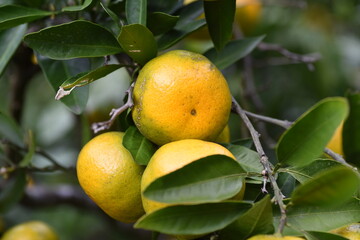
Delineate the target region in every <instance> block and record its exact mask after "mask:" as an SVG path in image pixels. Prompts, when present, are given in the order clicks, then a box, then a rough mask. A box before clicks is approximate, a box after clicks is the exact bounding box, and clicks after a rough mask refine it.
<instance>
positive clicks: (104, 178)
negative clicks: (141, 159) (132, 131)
mask: <svg viewBox="0 0 360 240" xmlns="http://www.w3.org/2000/svg"><path fill="white" fill-rule="evenodd" d="M123 136H124V133H122V132H107V133H103V134H101V135H98V136H96V137H95V138H93V139H91V140H90V141H89V142H88V143H87V144H86V145H85V146H84V147H83V148H82V149H81V151H80V154H79V156H78V161H77V175H78V179H79V183H80V185H81V187H82V188H83V189H84V191H85V193H86V194H87V195H88V196H89V197H90V198H91V199H92V200H93V201H94V202H95V203H96V204H97V205H98V206H99V207H100V208H101V209H102V210H103V211H104V212H105V213H107V214H108V215H109V216H111V217H112V218H114V219H116V220H118V221H121V222H126V223H130V222H135V221H136V220H137V219H138V218H140V217H141V216H142V215H143V214H144V210H143V207H142V203H141V193H140V182H141V176H142V173H143V171H144V167H142V166H140V165H138V164H137V163H136V162H135V161H134V159H133V157H132V155H131V154H130V152H129V151H128V150H127V149H126V148H125V147H124V146H123V145H122V139H123Z"/></svg>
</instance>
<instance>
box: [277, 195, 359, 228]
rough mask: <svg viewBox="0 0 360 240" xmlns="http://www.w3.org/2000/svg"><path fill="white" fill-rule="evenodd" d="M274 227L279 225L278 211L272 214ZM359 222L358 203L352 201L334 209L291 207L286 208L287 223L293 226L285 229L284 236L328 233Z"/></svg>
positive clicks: (355, 200)
mask: <svg viewBox="0 0 360 240" xmlns="http://www.w3.org/2000/svg"><path fill="white" fill-rule="evenodd" d="M274 215H275V217H274V226H275V227H277V226H278V225H279V219H280V216H279V211H278V210H277V211H275V212H274ZM358 221H360V202H359V200H357V199H352V200H351V201H349V202H347V203H346V204H344V205H341V206H336V207H325V208H324V207H308V206H291V207H288V208H287V223H288V224H289V225H290V226H295V227H296V229H298V231H296V230H295V229H293V228H285V230H284V235H296V234H302V233H301V232H299V231H300V230H305V231H324V232H327V231H330V230H333V229H336V228H339V227H342V226H344V225H347V224H350V223H354V222H358Z"/></svg>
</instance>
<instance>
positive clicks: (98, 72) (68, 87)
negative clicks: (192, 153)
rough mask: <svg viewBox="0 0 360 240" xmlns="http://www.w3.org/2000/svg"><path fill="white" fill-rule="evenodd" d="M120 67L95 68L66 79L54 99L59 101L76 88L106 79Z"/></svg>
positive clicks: (112, 65)
mask: <svg viewBox="0 0 360 240" xmlns="http://www.w3.org/2000/svg"><path fill="white" fill-rule="evenodd" d="M121 67H122V65H119V64H110V65H105V66H102V67H100V68H97V69H95V70H93V71H91V72H85V73H80V74H78V75H76V76H74V77H71V78H70V79H67V80H66V81H65V82H63V84H61V86H60V88H59V90H58V92H57V94H56V96H55V99H56V100H59V99H61V98H62V97H64V96H66V95H69V94H70V93H71V91H72V90H73V89H75V88H76V87H83V86H86V85H88V84H90V83H92V82H94V81H96V80H99V79H101V78H103V77H106V76H107V75H108V74H110V73H112V72H114V71H115V70H117V69H119V68H121Z"/></svg>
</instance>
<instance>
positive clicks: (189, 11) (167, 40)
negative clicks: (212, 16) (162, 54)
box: [158, 1, 206, 50]
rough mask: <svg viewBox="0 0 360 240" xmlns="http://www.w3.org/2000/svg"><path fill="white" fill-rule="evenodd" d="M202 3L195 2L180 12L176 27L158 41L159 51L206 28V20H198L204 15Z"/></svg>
mask: <svg viewBox="0 0 360 240" xmlns="http://www.w3.org/2000/svg"><path fill="white" fill-rule="evenodd" d="M202 10H203V9H202V3H201V1H197V2H193V3H191V4H189V5H187V6H185V7H183V8H182V9H181V10H180V11H179V20H178V21H177V23H176V25H175V27H174V28H173V29H172V30H170V31H168V32H166V33H165V34H163V35H162V36H161V37H160V38H159V40H158V46H159V50H165V49H167V48H169V47H171V46H173V45H174V44H176V43H177V42H179V41H180V40H181V39H183V38H185V37H186V36H187V35H189V34H190V33H192V32H194V31H196V30H198V29H199V28H201V27H203V26H205V24H206V21H205V19H196V18H197V17H199V15H200V14H201V13H202Z"/></svg>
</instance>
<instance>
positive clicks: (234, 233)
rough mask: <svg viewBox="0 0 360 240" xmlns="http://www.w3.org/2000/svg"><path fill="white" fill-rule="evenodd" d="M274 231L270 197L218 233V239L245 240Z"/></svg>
mask: <svg viewBox="0 0 360 240" xmlns="http://www.w3.org/2000/svg"><path fill="white" fill-rule="evenodd" d="M273 231H274V226H273V215H272V207H271V201H270V196H269V195H267V196H266V197H264V198H263V199H262V200H261V201H259V202H257V203H255V204H254V206H252V208H250V210H249V211H247V212H246V213H244V214H243V215H241V216H240V217H239V218H238V219H237V220H236V221H235V222H233V223H232V224H230V225H229V226H228V227H226V228H225V229H224V230H222V231H220V238H221V239H226V240H245V239H248V238H249V237H251V236H253V235H256V234H267V233H272V232H273Z"/></svg>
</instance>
